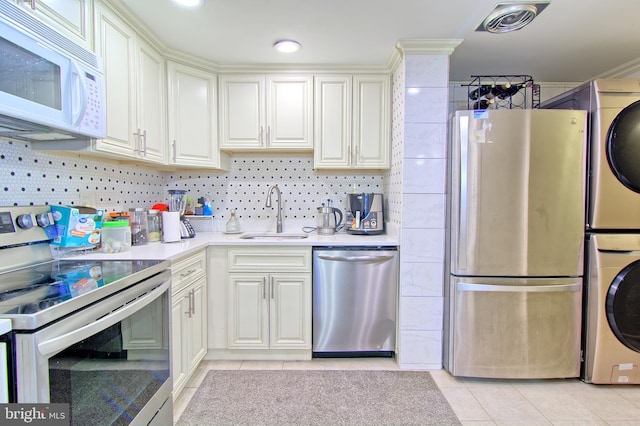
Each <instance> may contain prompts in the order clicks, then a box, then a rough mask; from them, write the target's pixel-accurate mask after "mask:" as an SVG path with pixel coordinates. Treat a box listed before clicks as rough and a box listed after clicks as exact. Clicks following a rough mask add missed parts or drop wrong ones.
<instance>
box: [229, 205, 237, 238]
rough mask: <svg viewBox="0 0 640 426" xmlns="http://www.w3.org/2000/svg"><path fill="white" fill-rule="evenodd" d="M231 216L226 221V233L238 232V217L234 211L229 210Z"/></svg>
mask: <svg viewBox="0 0 640 426" xmlns="http://www.w3.org/2000/svg"><path fill="white" fill-rule="evenodd" d="M229 214H230V215H231V217H230V218H229V220H228V221H227V233H228V234H237V233H238V232H240V222H238V218H237V217H236V211H235V210H231V211H230V212H229Z"/></svg>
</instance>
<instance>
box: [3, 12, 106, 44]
mask: <svg viewBox="0 0 640 426" xmlns="http://www.w3.org/2000/svg"><path fill="white" fill-rule="evenodd" d="M15 2H16V3H17V4H19V5H20V6H22V7H23V8H24V9H25V10H26V11H28V12H30V13H31V14H32V15H34V16H35V17H36V18H38V19H39V20H40V21H42V22H44V23H45V24H47V25H48V26H49V27H51V28H53V29H55V30H57V31H58V32H60V33H61V34H62V35H64V36H66V37H67V38H69V39H70V40H72V41H74V42H76V43H77V44H79V45H81V46H82V47H84V48H85V49H87V50H89V51H93V0H63V1H61V0H15Z"/></svg>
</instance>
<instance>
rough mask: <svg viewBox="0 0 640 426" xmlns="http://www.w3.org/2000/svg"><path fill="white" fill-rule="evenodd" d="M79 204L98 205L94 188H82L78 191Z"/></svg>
mask: <svg viewBox="0 0 640 426" xmlns="http://www.w3.org/2000/svg"><path fill="white" fill-rule="evenodd" d="M78 201H79V205H80V206H87V207H97V205H98V192H97V191H95V190H84V191H81V192H80V200H78Z"/></svg>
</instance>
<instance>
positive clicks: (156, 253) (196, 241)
mask: <svg viewBox="0 0 640 426" xmlns="http://www.w3.org/2000/svg"><path fill="white" fill-rule="evenodd" d="M249 232H250V231H249ZM241 235H243V234H225V233H223V232H196V236H195V238H189V239H184V240H181V241H179V242H175V243H161V242H151V243H148V244H145V245H141V246H133V247H131V250H129V251H126V252H120V253H102V252H101V251H100V249H99V248H98V249H95V250H93V251H91V252H83V253H82V254H77V255H74V256H65V258H68V259H92V260H105V259H106V260H136V259H138V260H147V259H157V260H175V259H178V258H181V257H184V256H186V255H188V254H190V253H192V252H195V251H197V250H200V249H202V248H206V247H208V246H252V247H255V246H335V247H346V246H397V245H398V240H397V238H395V237H393V236H391V235H389V234H384V235H351V234H346V233H337V234H334V235H317V234H316V233H315V232H312V233H309V234H308V238H301V239H281V238H269V239H255V240H252V239H242V238H240V236H241Z"/></svg>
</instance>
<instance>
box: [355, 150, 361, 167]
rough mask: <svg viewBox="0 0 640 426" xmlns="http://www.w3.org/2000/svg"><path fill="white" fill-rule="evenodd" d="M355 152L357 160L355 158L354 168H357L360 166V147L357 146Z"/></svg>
mask: <svg viewBox="0 0 640 426" xmlns="http://www.w3.org/2000/svg"><path fill="white" fill-rule="evenodd" d="M354 151H355V158H354V166H357V165H358V164H359V161H358V160H359V159H360V158H359V155H360V145H356V149H355V150H354Z"/></svg>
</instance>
